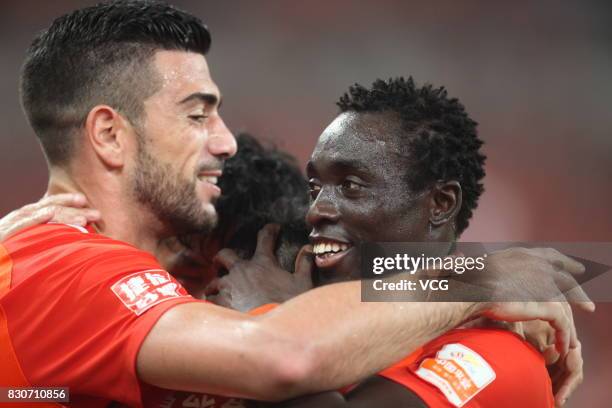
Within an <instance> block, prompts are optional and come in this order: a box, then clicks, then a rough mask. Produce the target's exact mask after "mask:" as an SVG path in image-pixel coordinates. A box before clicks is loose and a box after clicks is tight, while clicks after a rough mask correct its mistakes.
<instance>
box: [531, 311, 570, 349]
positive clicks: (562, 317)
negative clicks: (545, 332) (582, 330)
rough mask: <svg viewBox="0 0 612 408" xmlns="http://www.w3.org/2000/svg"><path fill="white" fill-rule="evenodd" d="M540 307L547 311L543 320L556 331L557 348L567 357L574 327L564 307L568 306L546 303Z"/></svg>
mask: <svg viewBox="0 0 612 408" xmlns="http://www.w3.org/2000/svg"><path fill="white" fill-rule="evenodd" d="M539 305H541V307H542V308H543V309H545V311H544V313H543V314H544V315H545V316H544V317H543V320H546V321H548V322H549V323H550V325H551V326H552V327H553V329H555V347H556V348H557V351H558V352H559V354H560V355H561V356H562V357H565V356H566V355H567V352H568V350H569V346H570V342H571V338H572V327H573V323H572V322H571V321H570V319H569V318H568V316H567V314H566V312H565V310H564V306H567V304H566V303H563V302H546V303H540V304H539ZM574 330H575V329H574ZM574 336H575V334H574Z"/></svg>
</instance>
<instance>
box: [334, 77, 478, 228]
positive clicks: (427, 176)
mask: <svg viewBox="0 0 612 408" xmlns="http://www.w3.org/2000/svg"><path fill="white" fill-rule="evenodd" d="M337 105H338V106H339V107H340V110H341V112H347V111H354V112H395V113H397V114H398V115H399V118H400V120H401V122H402V123H401V124H402V127H403V129H405V130H406V133H405V134H403V135H402V137H405V140H404V141H403V143H404V144H405V146H406V147H407V149H408V152H409V153H410V154H409V160H410V163H411V166H410V168H409V169H407V171H406V180H407V182H408V186H409V187H410V188H411V189H412V190H413V191H416V192H419V191H423V190H424V189H425V188H428V187H431V186H432V185H433V184H434V183H436V182H437V181H438V180H445V181H449V180H456V181H458V182H459V183H460V184H461V189H462V191H463V197H462V198H463V204H462V206H461V209H460V210H459V213H458V215H457V234H461V232H463V231H464V230H465V229H466V228H467V226H468V224H469V220H470V218H471V217H472V211H473V210H474V209H475V208H476V207H477V205H478V198H479V197H480V195H481V194H482V192H483V191H484V187H483V185H482V183H481V181H482V179H483V177H484V176H485V170H484V162H485V159H486V157H485V156H484V155H483V154H482V153H481V152H480V151H479V149H480V147H481V146H482V144H483V142H482V140H481V139H480V138H479V137H478V135H477V131H476V126H477V123H476V122H475V121H474V120H472V119H471V118H470V117H469V116H468V114H467V112H466V111H465V108H464V106H463V105H462V104H461V102H459V100H458V99H457V98H450V97H449V96H448V93H447V91H446V89H445V88H444V87H439V88H436V87H434V86H433V85H431V84H425V85H423V86H421V87H419V86H416V85H415V83H414V80H413V79H412V77H409V78H408V79H407V80H406V79H404V78H403V77H399V78H393V79H389V80H387V81H384V80H381V79H378V80H376V81H375V82H374V83H373V84H372V86H371V88H370V89H368V88H365V87H363V86H361V85H359V84H355V85H353V86H351V87H350V88H349V90H348V92H347V93H345V94H344V95H343V96H342V97H341V98H340V100H339V101H338V102H337Z"/></svg>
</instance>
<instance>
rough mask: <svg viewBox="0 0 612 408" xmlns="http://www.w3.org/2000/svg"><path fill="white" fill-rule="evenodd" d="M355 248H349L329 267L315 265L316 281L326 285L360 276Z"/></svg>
mask: <svg viewBox="0 0 612 408" xmlns="http://www.w3.org/2000/svg"><path fill="white" fill-rule="evenodd" d="M357 252H358V251H357V249H356V248H354V247H353V248H350V249H349V250H348V251H347V253H346V255H345V256H343V257H342V258H341V259H339V260H338V261H337V262H335V263H334V264H333V265H331V266H329V267H319V266H317V277H318V279H317V280H318V283H319V284H321V285H327V284H330V283H338V282H346V281H349V280H357V279H359V278H360V265H359V257H358V254H357Z"/></svg>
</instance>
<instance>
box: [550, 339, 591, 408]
mask: <svg viewBox="0 0 612 408" xmlns="http://www.w3.org/2000/svg"><path fill="white" fill-rule="evenodd" d="M548 373H549V374H550V378H551V380H552V383H553V391H554V392H555V406H557V407H562V406H563V405H564V404H565V402H566V401H567V399H568V398H569V396H570V395H571V394H572V393H573V392H574V390H575V389H576V388H577V387H578V386H579V385H580V384H581V383H582V380H583V378H584V372H583V361H582V345H581V343H580V342H578V345H577V346H576V347H570V349H569V352H568V353H567V355H566V356H565V358H564V359H562V360H559V361H557V363H555V364H554V365H552V366H549V367H548Z"/></svg>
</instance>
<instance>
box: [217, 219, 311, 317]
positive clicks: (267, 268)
mask: <svg viewBox="0 0 612 408" xmlns="http://www.w3.org/2000/svg"><path fill="white" fill-rule="evenodd" d="M277 234H278V226H277V225H272V224H268V225H266V226H265V227H264V228H262V229H261V231H259V233H258V234H257V249H256V250H255V254H254V255H253V258H252V259H251V260H248V261H247V260H243V259H241V258H240V257H239V256H238V255H236V253H235V252H234V251H232V250H231V249H223V250H221V251H220V252H219V253H218V254H217V256H216V257H215V262H217V263H219V264H221V265H222V266H223V267H225V268H226V269H227V270H228V271H229V273H228V274H227V275H225V276H223V277H222V278H218V279H216V280H215V281H213V282H212V283H211V284H210V285H209V286H208V288H207V290H206V292H207V293H211V292H215V291H216V292H218V294H217V295H213V296H208V300H210V301H212V302H214V303H216V304H218V305H221V306H225V307H229V308H232V309H234V310H239V311H242V312H247V311H249V310H252V309H254V308H256V307H258V306H261V305H264V304H268V303H282V302H284V301H285V300H288V299H291V298H292V297H295V296H297V295H299V294H301V293H303V292H306V291H307V290H309V289H311V288H312V277H311V273H312V268H313V260H312V251H311V249H310V246H309V245H306V246H305V247H303V248H302V250H301V251H300V253H299V254H298V256H297V259H296V263H295V272H294V273H290V272H287V271H285V270H284V269H282V268H281V267H280V265H279V264H278V261H277V259H276V257H275V255H274V247H275V243H276V237H277Z"/></svg>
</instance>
